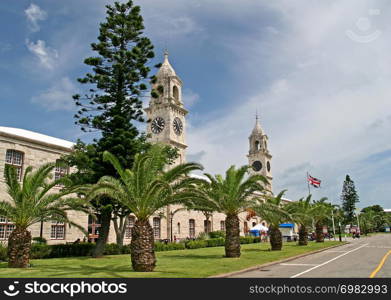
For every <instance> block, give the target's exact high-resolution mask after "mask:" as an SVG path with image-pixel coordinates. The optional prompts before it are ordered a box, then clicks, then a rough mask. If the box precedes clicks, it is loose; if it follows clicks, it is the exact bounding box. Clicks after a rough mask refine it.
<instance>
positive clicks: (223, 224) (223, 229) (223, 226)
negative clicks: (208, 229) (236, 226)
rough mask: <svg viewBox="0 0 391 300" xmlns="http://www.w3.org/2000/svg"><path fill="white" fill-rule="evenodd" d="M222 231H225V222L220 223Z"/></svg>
mask: <svg viewBox="0 0 391 300" xmlns="http://www.w3.org/2000/svg"><path fill="white" fill-rule="evenodd" d="M220 230H221V231H225V221H220Z"/></svg>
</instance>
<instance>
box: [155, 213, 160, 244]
mask: <svg viewBox="0 0 391 300" xmlns="http://www.w3.org/2000/svg"><path fill="white" fill-rule="evenodd" d="M153 237H154V238H155V239H157V240H158V239H160V218H158V217H155V218H153Z"/></svg>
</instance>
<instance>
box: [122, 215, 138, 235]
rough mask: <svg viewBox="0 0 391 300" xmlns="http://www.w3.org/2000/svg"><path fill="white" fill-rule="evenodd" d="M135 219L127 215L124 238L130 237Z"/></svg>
mask: <svg viewBox="0 0 391 300" xmlns="http://www.w3.org/2000/svg"><path fill="white" fill-rule="evenodd" d="M135 220H136V218H135V217H134V216H128V223H127V224H126V228H125V238H126V239H131V238H132V228H133V227H134V222H135Z"/></svg>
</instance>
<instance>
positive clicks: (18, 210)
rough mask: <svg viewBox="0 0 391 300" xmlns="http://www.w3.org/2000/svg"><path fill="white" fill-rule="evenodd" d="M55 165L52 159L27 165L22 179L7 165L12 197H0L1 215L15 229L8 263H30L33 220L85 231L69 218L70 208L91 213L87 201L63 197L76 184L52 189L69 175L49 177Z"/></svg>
mask: <svg viewBox="0 0 391 300" xmlns="http://www.w3.org/2000/svg"><path fill="white" fill-rule="evenodd" d="M54 168H55V164H52V163H50V164H45V165H43V166H42V167H40V168H39V169H37V170H36V171H33V169H32V167H27V168H26V171H25V173H24V176H23V180H22V183H20V182H19V180H18V178H17V175H16V170H15V169H14V167H12V166H6V167H5V183H6V185H7V193H8V195H9V199H6V200H2V201H0V215H1V216H3V217H5V218H7V219H9V220H10V221H12V222H13V223H14V224H15V229H14V230H13V231H12V233H11V234H10V236H9V238H8V266H9V267H12V268H26V267H28V265H29V259H30V248H31V233H30V231H29V230H28V228H29V227H30V226H31V225H33V224H36V223H40V222H41V221H42V222H45V221H57V222H64V223H67V224H69V225H73V226H75V227H77V228H79V229H80V230H81V231H83V232H84V233H85V230H84V228H83V227H81V226H79V225H78V224H76V223H74V222H72V221H70V220H69V218H68V215H67V211H68V210H72V211H83V212H87V213H88V203H87V201H86V200H83V199H80V198H74V197H64V196H66V195H69V194H71V193H73V192H74V191H75V190H76V188H68V189H63V190H62V191H60V192H57V193H53V192H52V190H53V188H54V187H55V186H56V185H59V184H64V183H66V182H67V179H66V178H61V179H58V180H54V181H49V180H50V179H51V174H52V171H53V169H54Z"/></svg>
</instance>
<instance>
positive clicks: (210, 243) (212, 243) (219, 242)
mask: <svg viewBox="0 0 391 300" xmlns="http://www.w3.org/2000/svg"><path fill="white" fill-rule="evenodd" d="M224 244H225V239H224V238H222V237H220V238H215V239H209V240H206V246H207V247H219V246H224Z"/></svg>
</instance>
